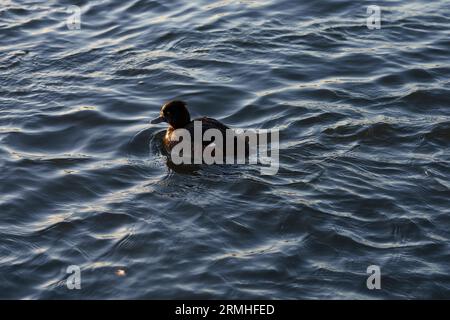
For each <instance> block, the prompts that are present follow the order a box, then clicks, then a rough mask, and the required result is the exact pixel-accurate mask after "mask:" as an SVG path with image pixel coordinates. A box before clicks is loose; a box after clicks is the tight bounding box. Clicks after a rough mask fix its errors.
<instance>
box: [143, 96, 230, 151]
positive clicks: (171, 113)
mask: <svg viewBox="0 0 450 320" xmlns="http://www.w3.org/2000/svg"><path fill="white" fill-rule="evenodd" d="M194 121H201V122H202V136H203V134H204V132H205V131H206V130H208V129H218V130H219V131H220V132H221V133H222V135H223V137H225V132H226V130H227V129H229V127H227V126H226V125H224V124H223V123H221V122H219V121H218V120H216V119H212V118H208V117H202V118H198V119H194V120H192V121H191V116H190V114H189V111H188V109H187V107H186V103H185V102H184V101H181V100H173V101H169V102H167V103H165V104H164V105H163V106H162V107H161V111H160V112H159V117H158V118H156V119H154V120H152V121H151V123H152V124H157V123H161V122H167V123H168V124H169V127H168V128H167V131H166V134H165V136H164V139H163V144H164V147H165V149H166V151H167V152H170V151H171V150H172V148H173V147H174V146H175V145H176V144H177V143H178V142H179V141H178V139H176V136H175V132H174V131H175V130H176V129H180V128H184V129H186V130H188V131H189V133H190V134H191V137H192V139H193V137H194ZM202 143H203V148H204V147H206V146H207V145H208V144H210V143H211V142H210V141H203V142H202Z"/></svg>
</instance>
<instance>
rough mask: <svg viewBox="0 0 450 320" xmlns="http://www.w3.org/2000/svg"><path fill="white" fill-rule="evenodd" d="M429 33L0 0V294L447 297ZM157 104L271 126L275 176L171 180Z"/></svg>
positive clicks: (273, 13) (156, 7)
mask: <svg viewBox="0 0 450 320" xmlns="http://www.w3.org/2000/svg"><path fill="white" fill-rule="evenodd" d="M72 4H75V5H78V6H80V7H81V9H82V15H81V30H69V29H68V28H67V26H66V19H67V18H68V17H69V14H68V13H67V12H66V10H67V7H68V6H69V5H72ZM369 4H377V5H379V6H380V7H381V9H382V18H383V21H382V26H381V29H380V30H369V29H368V28H367V26H366V17H367V13H366V6H367V5H369ZM449 29H450V2H448V1H425V0H422V1H377V3H373V2H372V1H370V2H360V1H350V0H339V1H331V0H327V1H312V0H308V1H301V2H300V1H287V0H284V1H277V0H266V1H264V0H263V1H255V0H253V1H250V0H248V1H246V0H241V1H233V0H222V1H193V2H188V1H180V0H174V1H169V2H166V1H161V0H157V1H146V0H131V1H113V0H105V1H76V0H71V1H56V0H50V1H49V0H45V1H44V0H42V1H38V0H34V1H28V0H25V1H22V0H6V1H2V4H1V7H0V84H1V87H0V91H1V94H0V163H1V164H0V168H1V171H0V181H1V184H0V194H1V198H0V297H1V298H24V299H30V298H31V299H35V298H65V299H72V298H83V299H88V298H287V299H298V298H332V299H334V298H337V299H342V298H358V299H365V298H402V299H403V298H449V297H450V275H449V274H450V265H449V263H450V246H449V240H450V234H449V230H450V210H449V209H450V200H449V199H450V182H449V181H450V170H449V169H450V151H449V150H450V149H449V143H450V109H449V107H450V91H449V84H450V80H449V73H450V64H449V61H450V59H449V56H450V55H449V51H450V37H449V36H450V30H449ZM172 98H180V99H183V100H186V101H187V102H188V104H189V107H190V110H191V113H192V114H194V115H195V116H200V115H206V116H210V117H214V118H217V119H219V120H221V121H223V122H224V123H226V124H228V125H230V126H232V127H234V128H266V129H270V128H278V129H279V130H280V139H281V140H280V144H281V150H280V170H279V172H278V174H277V175H275V176H263V175H261V174H260V170H259V169H260V168H259V167H258V166H256V165H245V166H241V167H229V168H228V167H227V168H214V167H204V168H202V169H200V170H199V171H198V172H191V173H189V172H187V173H186V172H174V171H172V170H171V169H170V168H169V167H168V166H167V164H166V159H165V157H164V156H163V155H162V154H161V142H160V139H161V132H162V131H163V130H164V127H163V126H150V125H149V119H150V118H152V117H154V116H156V115H157V114H158V111H159V108H160V106H161V104H162V103H163V102H165V101H167V100H169V99H172ZM69 265H78V266H80V267H81V277H82V289H81V290H69V289H68V288H67V287H66V279H67V277H68V274H67V273H66V268H67V267H68V266H69ZM369 265H379V266H380V268H381V274H382V278H381V285H382V289H381V290H368V289H367V287H366V280H367V277H368V274H367V273H366V269H367V267H368V266H369ZM119 270H123V271H124V272H122V274H121V273H118V271H119ZM119 272H120V271H119Z"/></svg>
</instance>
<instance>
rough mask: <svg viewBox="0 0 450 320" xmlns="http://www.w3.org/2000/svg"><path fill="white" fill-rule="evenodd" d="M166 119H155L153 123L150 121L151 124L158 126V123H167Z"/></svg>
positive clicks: (160, 117) (161, 117)
mask: <svg viewBox="0 0 450 320" xmlns="http://www.w3.org/2000/svg"><path fill="white" fill-rule="evenodd" d="M165 121H166V118H164V117H163V116H159V117H158V118H156V119H153V120H152V121H150V123H151V124H157V123H161V122H165Z"/></svg>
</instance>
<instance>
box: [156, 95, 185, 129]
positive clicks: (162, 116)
mask: <svg viewBox="0 0 450 320" xmlns="http://www.w3.org/2000/svg"><path fill="white" fill-rule="evenodd" d="M161 122H167V123H168V124H169V125H170V126H171V127H172V128H174V129H178V128H183V127H184V126H186V125H187V124H188V123H189V122H191V116H190V115H189V111H188V110H187V108H186V103H185V102H184V101H180V100H173V101H169V102H167V103H165V104H164V105H163V106H162V107H161V111H160V112H159V117H158V118H156V119H154V120H152V121H151V122H150V123H152V124H156V123H161Z"/></svg>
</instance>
